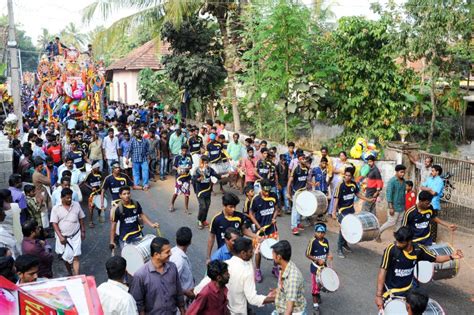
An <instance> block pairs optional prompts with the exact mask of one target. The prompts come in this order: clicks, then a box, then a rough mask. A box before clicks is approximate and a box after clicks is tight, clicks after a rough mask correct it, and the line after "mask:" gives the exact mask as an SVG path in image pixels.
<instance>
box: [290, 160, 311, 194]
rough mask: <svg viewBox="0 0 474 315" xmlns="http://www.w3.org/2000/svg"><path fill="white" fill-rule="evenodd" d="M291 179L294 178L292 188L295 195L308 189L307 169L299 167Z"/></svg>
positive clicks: (294, 170)
mask: <svg viewBox="0 0 474 315" xmlns="http://www.w3.org/2000/svg"><path fill="white" fill-rule="evenodd" d="M291 177H292V178H293V182H292V186H291V189H292V192H293V194H294V193H295V192H298V191H302V190H305V189H306V182H307V181H308V169H307V168H305V167H301V165H297V166H296V167H295V168H294V169H293V171H292V172H291Z"/></svg>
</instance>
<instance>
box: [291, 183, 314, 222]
mask: <svg viewBox="0 0 474 315" xmlns="http://www.w3.org/2000/svg"><path fill="white" fill-rule="evenodd" d="M295 203H296V204H295V206H296V211H298V213H299V214H301V215H302V216H304V217H309V216H312V215H313V214H314V212H315V211H316V208H317V205H318V200H317V199H316V196H315V195H314V194H312V193H311V192H309V191H306V190H305V191H302V192H300V193H298V194H297V195H296V199H295Z"/></svg>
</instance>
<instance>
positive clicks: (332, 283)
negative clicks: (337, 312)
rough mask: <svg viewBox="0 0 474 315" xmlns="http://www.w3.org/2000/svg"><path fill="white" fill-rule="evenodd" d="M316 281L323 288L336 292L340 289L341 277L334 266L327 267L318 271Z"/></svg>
mask: <svg viewBox="0 0 474 315" xmlns="http://www.w3.org/2000/svg"><path fill="white" fill-rule="evenodd" d="M316 281H317V282H318V284H319V285H320V286H321V287H322V288H324V289H326V290H328V291H329V292H335V291H337V289H339V277H338V276H337V273H336V272H335V271H334V269H332V268H329V267H325V268H323V269H321V270H320V271H318V273H317V275H316Z"/></svg>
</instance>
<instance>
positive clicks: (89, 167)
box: [86, 163, 92, 174]
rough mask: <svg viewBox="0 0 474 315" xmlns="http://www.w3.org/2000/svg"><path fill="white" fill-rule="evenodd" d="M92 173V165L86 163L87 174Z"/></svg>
mask: <svg viewBox="0 0 474 315" xmlns="http://www.w3.org/2000/svg"><path fill="white" fill-rule="evenodd" d="M91 171H92V165H91V164H90V163H86V173H87V174H89V173H90V172H91Z"/></svg>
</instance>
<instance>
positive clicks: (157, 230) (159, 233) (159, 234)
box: [156, 228, 161, 237]
mask: <svg viewBox="0 0 474 315" xmlns="http://www.w3.org/2000/svg"><path fill="white" fill-rule="evenodd" d="M156 235H158V236H159V237H161V231H160V228H156Z"/></svg>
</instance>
